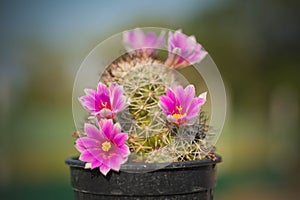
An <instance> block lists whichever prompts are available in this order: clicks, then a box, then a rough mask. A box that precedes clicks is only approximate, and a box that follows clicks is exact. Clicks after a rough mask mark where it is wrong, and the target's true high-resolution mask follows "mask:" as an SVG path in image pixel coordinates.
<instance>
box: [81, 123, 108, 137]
mask: <svg viewBox="0 0 300 200" xmlns="http://www.w3.org/2000/svg"><path fill="white" fill-rule="evenodd" d="M84 131H85V133H86V134H87V136H88V137H90V138H94V139H97V140H100V141H103V140H105V138H104V137H103V136H102V134H100V132H99V130H98V129H97V128H96V127H95V126H94V125H91V124H88V123H85V124H84Z"/></svg>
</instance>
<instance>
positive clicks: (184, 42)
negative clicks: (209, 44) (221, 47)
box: [166, 30, 207, 69]
mask: <svg viewBox="0 0 300 200" xmlns="http://www.w3.org/2000/svg"><path fill="white" fill-rule="evenodd" d="M168 50H169V56H168V59H167V61H166V65H168V66H171V67H173V68H177V69H179V68H183V67H186V66H188V65H192V64H194V63H199V62H200V61H201V60H202V59H203V58H204V57H205V56H206V55H207V52H206V51H205V50H203V49H202V46H201V45H200V44H199V43H197V41H196V39H195V37H194V36H190V37H188V36H187V35H185V34H183V33H182V32H181V30H177V31H175V32H174V33H172V32H169V40H168Z"/></svg>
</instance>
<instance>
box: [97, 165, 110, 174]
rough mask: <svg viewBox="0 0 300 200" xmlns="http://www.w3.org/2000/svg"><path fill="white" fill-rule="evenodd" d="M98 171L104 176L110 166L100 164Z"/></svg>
mask: <svg viewBox="0 0 300 200" xmlns="http://www.w3.org/2000/svg"><path fill="white" fill-rule="evenodd" d="M99 169H100V172H101V173H102V174H103V175H104V176H106V175H107V173H108V172H109V171H110V168H109V167H108V166H106V165H105V164H102V165H101V166H100V168H99Z"/></svg>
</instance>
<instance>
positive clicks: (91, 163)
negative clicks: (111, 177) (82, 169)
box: [75, 119, 130, 175]
mask: <svg viewBox="0 0 300 200" xmlns="http://www.w3.org/2000/svg"><path fill="white" fill-rule="evenodd" d="M84 131H85V133H86V137H81V138H78V139H77V140H76V145H75V147H76V149H77V150H78V151H80V152H81V155H80V157H79V160H81V161H84V162H87V163H86V168H91V169H94V168H97V167H99V169H100V172H101V173H102V174H104V175H106V174H107V173H108V172H109V171H110V170H111V169H112V170H114V171H119V170H120V167H121V165H122V164H124V163H125V162H126V161H127V158H128V156H129V154H130V151H129V147H128V146H127V145H126V144H125V143H126V141H127V138H128V136H127V133H122V132H121V128H120V125H119V124H115V125H114V124H113V121H112V120H111V119H109V120H104V121H101V122H100V123H99V129H98V128H96V127H95V126H94V125H91V124H85V126H84Z"/></svg>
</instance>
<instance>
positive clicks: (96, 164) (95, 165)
mask: <svg viewBox="0 0 300 200" xmlns="http://www.w3.org/2000/svg"><path fill="white" fill-rule="evenodd" d="M101 165H102V162H101V161H99V160H95V161H94V162H92V163H91V169H95V168H96V167H100V166H101Z"/></svg>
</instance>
